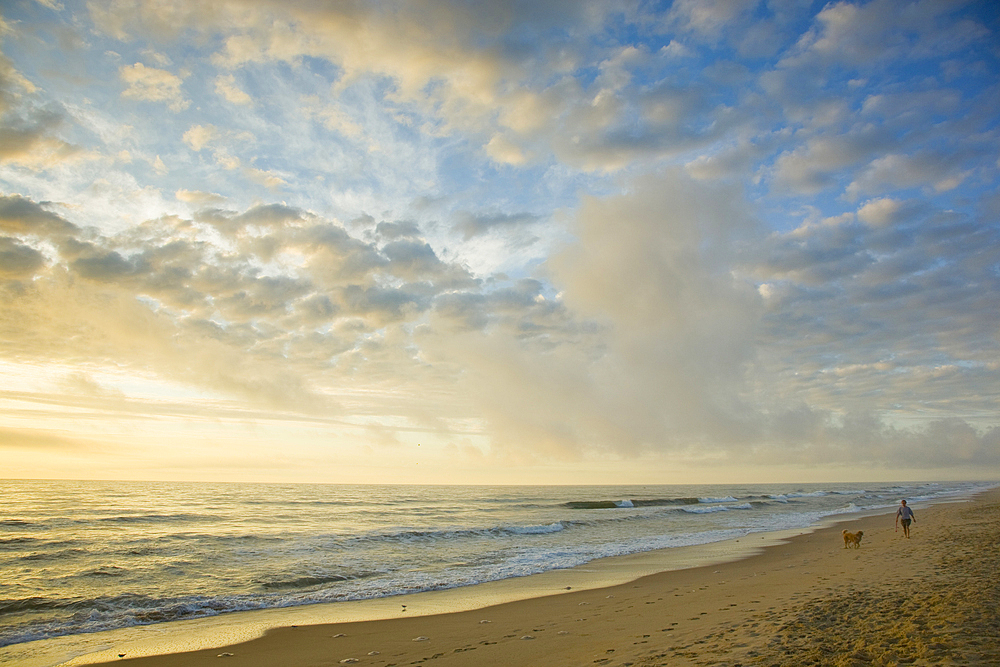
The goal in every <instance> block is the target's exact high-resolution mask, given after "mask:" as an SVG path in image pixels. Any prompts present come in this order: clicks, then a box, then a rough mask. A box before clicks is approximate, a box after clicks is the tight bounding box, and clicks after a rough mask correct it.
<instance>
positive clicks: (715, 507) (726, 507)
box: [684, 503, 753, 514]
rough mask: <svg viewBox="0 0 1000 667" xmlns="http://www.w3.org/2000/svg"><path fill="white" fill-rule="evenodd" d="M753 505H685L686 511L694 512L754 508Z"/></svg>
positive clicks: (709, 512) (703, 512)
mask: <svg viewBox="0 0 1000 667" xmlns="http://www.w3.org/2000/svg"><path fill="white" fill-rule="evenodd" d="M752 509H753V505H751V504H750V503H742V504H740V505H707V506H701V507H685V508H684V511H685V512H690V513H692V514H711V513H712V512H728V511H729V510H752Z"/></svg>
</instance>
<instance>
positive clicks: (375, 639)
mask: <svg viewBox="0 0 1000 667" xmlns="http://www.w3.org/2000/svg"><path fill="white" fill-rule="evenodd" d="M915 511H916V516H917V523H915V524H914V526H913V530H912V537H911V539H909V540H907V539H904V538H903V536H902V535H903V533H902V530H900V531H899V532H895V531H894V528H893V520H894V511H893V512H891V513H888V514H885V515H880V516H871V517H865V518H859V519H855V520H850V521H848V522H845V523H842V524H839V525H836V526H833V527H828V528H822V529H820V530H818V531H816V532H814V533H811V534H808V535H801V536H798V537H795V538H792V539H791V540H790V541H789V542H787V543H785V544H780V545H776V546H772V547H768V548H767V549H765V550H764V552H763V553H761V554H759V555H755V556H751V557H748V558H745V559H743V560H740V561H737V562H732V563H725V564H721V565H710V566H706V567H699V568H693V569H688V570H680V571H674V572H664V573H661V574H656V575H652V576H648V577H644V578H642V579H638V580H636V581H634V582H632V583H629V584H624V585H621V586H615V587H612V588H604V589H595V590H587V591H579V592H569V593H565V594H562V595H555V596H549V597H543V598H536V599H532V600H523V601H519V602H512V603H507V604H502V605H498V606H493V607H487V608H485V609H480V610H477V611H471V612H458V613H451V614H440V615H435V616H420V617H416V616H414V617H409V618H407V617H403V618H397V619H390V620H381V621H369V622H357V623H344V624H336V625H315V626H300V627H290V628H281V629H277V630H272V631H270V632H268V633H267V634H266V635H265V636H264V637H262V638H260V639H255V640H253V641H249V642H246V643H243V644H237V645H234V646H230V647H227V648H221V649H219V648H215V649H208V650H203V651H195V652H191V653H177V654H172V655H162V656H153V657H146V658H137V659H135V660H129V659H128V657H127V656H126V658H125V659H124V660H121V661H116V662H117V664H121V663H128V664H130V665H142V666H143V667H181V666H184V667H188V666H199V665H211V666H212V667H255V666H261V667H264V666H267V667H310V666H313V665H316V666H318V665H340V664H358V665H363V666H372V667H391V666H400V667H401V666H404V665H426V666H427V667H453V666H459V665H461V666H464V665H475V666H476V667H488V666H491V665H498V666H499V665H503V666H508V665H537V666H544V667H558V666H561V665H567V666H574V667H579V666H583V665H623V666H625V665H634V666H636V667H652V666H658V665H669V666H670V667H683V666H688V665H719V666H721V665H727V666H730V667H737V666H750V665H767V666H778V665H781V666H785V665H788V666H792V665H795V666H798V665H837V666H845V667H846V666H850V667H862V666H869V665H877V666H888V665H994V666H995V665H1000V611H998V610H1000V579H998V577H997V572H996V570H997V568H998V566H1000V489H993V490H990V491H988V492H985V493H983V494H981V495H979V496H978V497H977V498H976V499H975V500H973V501H971V502H962V503H953V504H942V505H934V506H932V507H927V508H921V507H920V506H919V505H918V506H916V507H915ZM845 527H846V528H849V529H850V530H852V531H855V530H863V531H864V533H865V534H864V538H863V540H862V543H861V548H860V549H845V548H844V543H843V539H842V537H841V530H842V529H843V528H845ZM745 539H755V536H752V535H751V536H748V537H747V538H745ZM401 599H403V600H404V601H405V598H401ZM105 664H110V663H105Z"/></svg>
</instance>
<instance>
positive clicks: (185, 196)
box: [174, 189, 226, 207]
mask: <svg viewBox="0 0 1000 667" xmlns="http://www.w3.org/2000/svg"><path fill="white" fill-rule="evenodd" d="M174 196H175V197H176V198H177V199H178V200H179V201H182V202H187V203H188V204H195V205H197V206H202V207H205V206H218V205H219V204H222V203H225V201H226V198H225V197H223V196H222V195H220V194H216V193H214V192H202V191H200V190H183V189H182V190H178V191H177V192H175V193H174Z"/></svg>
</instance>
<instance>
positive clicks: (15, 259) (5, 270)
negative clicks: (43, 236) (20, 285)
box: [0, 236, 45, 278]
mask: <svg viewBox="0 0 1000 667" xmlns="http://www.w3.org/2000/svg"><path fill="white" fill-rule="evenodd" d="M44 265H45V256H44V255H43V254H42V253H40V252H38V251H37V250H35V249H34V248H32V247H30V246H26V245H23V244H21V243H19V242H18V241H17V240H15V239H12V238H9V237H6V236H0V275H4V276H7V277H12V278H24V277H28V276H31V275H34V274H35V272H36V271H37V270H38V269H39V268H41V267H42V266H44Z"/></svg>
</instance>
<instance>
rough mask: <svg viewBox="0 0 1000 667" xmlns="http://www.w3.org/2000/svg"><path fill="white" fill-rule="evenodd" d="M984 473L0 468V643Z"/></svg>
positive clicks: (796, 520) (749, 529) (559, 552)
mask: <svg viewBox="0 0 1000 667" xmlns="http://www.w3.org/2000/svg"><path fill="white" fill-rule="evenodd" d="M989 486H993V484H986V483H955V482H943V483H935V484H931V483H914V484H870V483H868V484H852V485H835V484H826V485H784V484H773V485H750V486H607V487H598V486H581V487H572V486H544V487H537V486H536V487H511V486H501V487H483V486H475V487H472V486H337V485H303V484H298V485H279V484H203V483H166V482H72V481H20V480H17V481H15V480H6V481H0V494H2V495H0V497H2V498H3V502H2V505H0V647H2V646H9V645H12V644H18V643H21V642H28V641H33V640H39V639H48V638H52V637H59V636H62V635H73V634H80V633H91V632H97V631H102V630H109V629H116V628H125V627H130V626H137V625H149V624H156V623H162V622H166V621H174V620H180V619H195V618H204V617H207V616H214V615H219V614H225V613H227V612H233V611H239V610H251V609H271V608H282V607H292V606H298V605H311V604H316V603H330V602H338V601H347V600H365V599H372V598H381V597H387V596H396V595H401V594H406V593H413V592H419V591H434V590H442V589H449V588H456V587H460V586H469V585H473V584H477V583H482V582H488V581H496V580H500V579H508V578H512V577H523V576H526V575H530V574H535V573H540V572H544V571H548V570H553V569H560V568H570V567H574V566H579V565H582V564H585V563H588V562H590V561H593V560H595V559H600V558H605V557H609V556H619V555H626V554H635V553H639V552H644V551H651V550H656V549H670V548H672V547H681V546H690V545H699V544H707V543H711V542H718V541H722V540H726V539H730V538H734V537H740V536H743V535H747V534H749V533H755V532H765V531H776V530H787V529H796V528H803V527H807V526H809V525H812V524H814V523H816V522H817V521H820V520H822V519H823V518H824V517H830V516H833V515H838V514H850V513H856V512H867V511H873V510H879V509H885V508H891V507H894V506H895V505H897V504H898V503H899V499H900V498H907V499H908V500H909V501H910V504H911V506H914V507H916V508H917V512H918V514H919V507H920V504H921V501H926V502H934V501H941V500H946V499H949V498H956V497H962V496H967V495H969V494H971V493H974V492H975V491H977V490H979V489H985V488H988V487H989Z"/></svg>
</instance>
